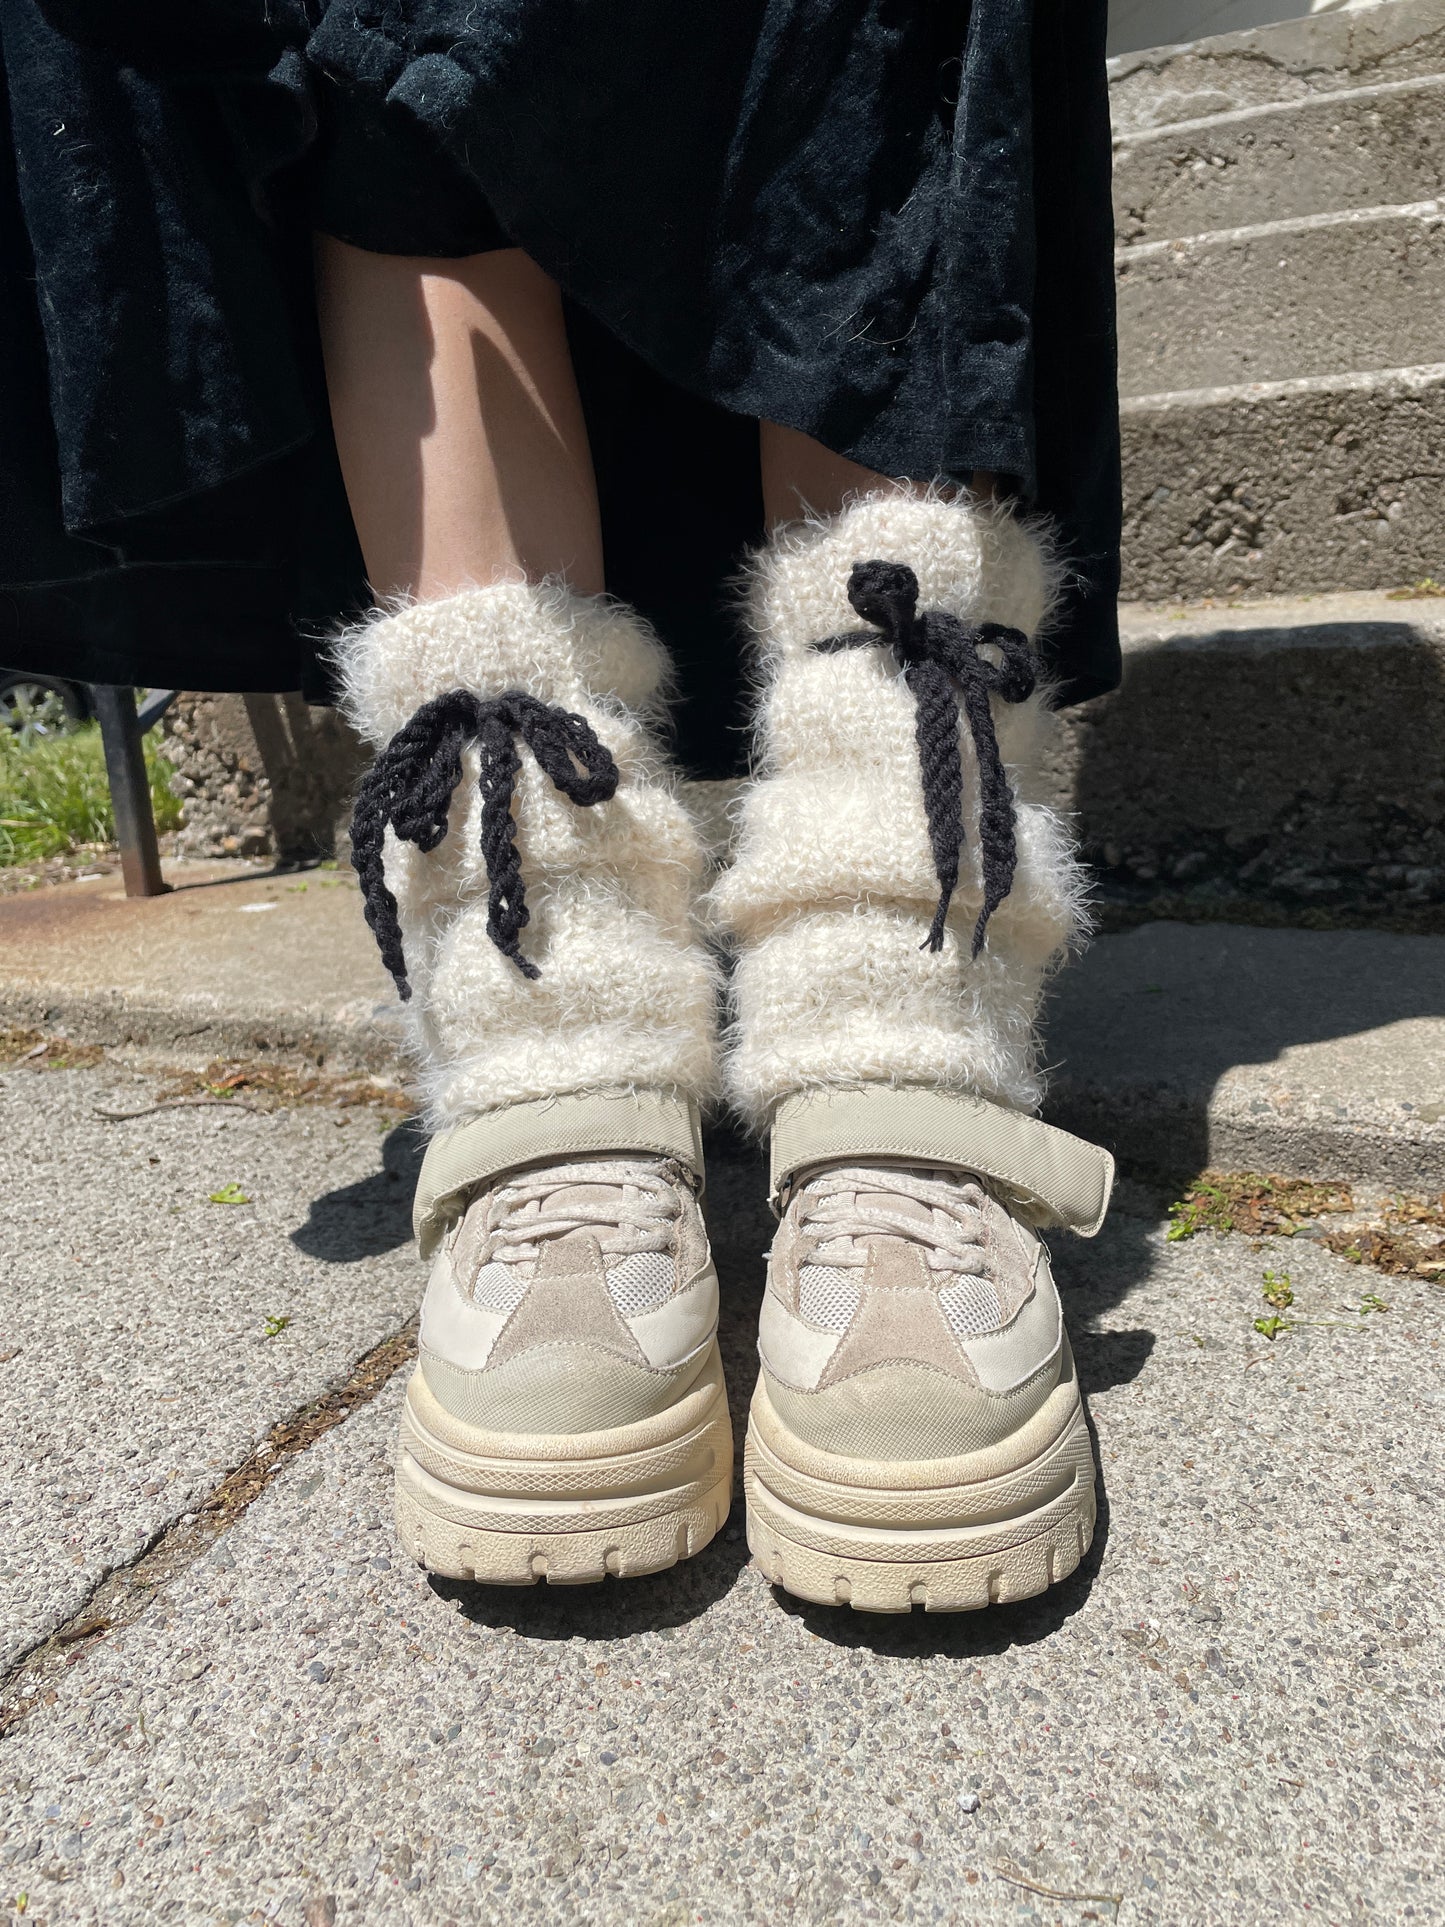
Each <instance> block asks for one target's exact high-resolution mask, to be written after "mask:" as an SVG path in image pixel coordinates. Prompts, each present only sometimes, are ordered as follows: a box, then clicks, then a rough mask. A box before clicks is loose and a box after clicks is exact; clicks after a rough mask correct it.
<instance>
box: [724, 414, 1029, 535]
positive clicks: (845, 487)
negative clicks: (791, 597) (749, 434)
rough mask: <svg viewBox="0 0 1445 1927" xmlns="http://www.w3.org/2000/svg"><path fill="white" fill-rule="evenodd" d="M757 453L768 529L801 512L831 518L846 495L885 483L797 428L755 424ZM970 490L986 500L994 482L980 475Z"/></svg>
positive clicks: (879, 477) (881, 477)
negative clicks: (761, 472)
mask: <svg viewBox="0 0 1445 1927" xmlns="http://www.w3.org/2000/svg"><path fill="white" fill-rule="evenodd" d="M759 448H760V453H761V459H762V469H763V509H764V513H765V514H766V516H767V520H768V526H769V528H775V527H776V526H777V525H778V523H780V522H796V521H797V519H798V517H799V516H800V515H801V514H802V513H803V511H804V510H805V509H812V510H813V512H814V513H815V514H817V515H836V514H837V513H838V510H839V509H840V508H842V506H843V503H844V501H845V500H846V498H847V497H848V496H850V495H857V494H864V493H866V492H867V491H868V490H869V489H874V488H878V487H880V486H884V485H886V483H887V480H888V478H887V477H886V476H884V475H879V474H877V473H875V471H874V470H873V469H871V468H861V467H860V466H859V465H858V463H857V462H850V461H849V460H848V458H847V457H846V456H845V455H835V454H834V453H833V451H832V449H830V448H824V446H823V444H822V443H821V442H815V441H814V440H813V439H812V437H811V436H808V435H804V434H801V433H800V432H799V431H798V430H797V429H796V428H780V427H779V426H778V424H777V423H776V422H763V423H761V424H760V427H759ZM972 486H973V492H974V494H975V495H979V496H983V497H991V496H992V495H993V492H994V478H993V476H992V475H989V474H985V473H984V472H983V471H982V470H979V471H977V472H976V473H975V475H974V477H973V484H972Z"/></svg>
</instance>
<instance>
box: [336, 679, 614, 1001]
mask: <svg viewBox="0 0 1445 1927" xmlns="http://www.w3.org/2000/svg"><path fill="white" fill-rule="evenodd" d="M516 739H520V740H521V741H522V742H524V743H525V744H526V745H527V747H528V749H530V750H531V752H532V754H533V756H535V757H536V759H537V763H538V766H539V767H540V768H541V769H542V771H543V772H544V773H545V774H546V775H547V776H550V777H551V779H552V781H553V783H555V784H556V786H557V788H558V789H559V790H560V791H561V792H562V794H563V795H564V796H567V797H570V798H571V800H572V801H573V802H574V803H578V804H581V805H583V806H586V805H589V804H592V803H605V802H606V801H607V800H608V798H609V797H611V796H612V795H613V794H614V793H615V792H616V789H617V765H616V763H615V762H614V761H613V759H612V753H611V751H610V750H609V749H607V747H606V746H605V745H604V744H603V743H601V742H599V741H598V738H597V736H596V733H595V732H594V730H593V729H592V726H591V724H590V723H588V722H587V720H586V718H585V717H582V716H575V715H573V714H572V713H571V712H570V711H568V710H565V709H559V708H555V707H553V706H552V705H551V704H549V703H544V702H540V701H538V699H537V697H535V696H528V695H526V694H524V693H523V692H522V691H521V690H512V691H510V692H509V693H508V694H507V695H505V696H493V697H491V698H489V699H485V700H484V699H483V698H482V697H480V696H474V695H473V694H472V692H471V691H470V690H469V689H453V690H451V691H449V692H448V693H447V694H446V695H444V696H437V697H435V698H433V700H432V701H431V702H429V703H423V704H422V706H421V708H420V709H419V710H418V711H417V712H416V714H415V715H414V716H413V717H412V718H411V720H410V722H408V723H405V724H403V726H402V727H401V728H400V729H399V730H398V731H397V732H396V734H395V736H393V737H392V739H391V741H390V742H389V743H388V744H387V746H386V748H385V749H384V750H383V751H382V752H381V754H380V755H379V756H378V757H377V759H376V761H375V762H374V763H373V764H372V766H371V768H370V769H369V770H368V771H367V772H366V775H365V776H364V777H363V778H362V779H361V787H360V788H359V789H358V791H357V793H356V807H355V809H354V811H353V813H352V818H351V861H352V864H353V865H354V867H355V870H356V874H357V877H358V879H359V880H360V883H361V894H362V900H363V903H364V905H365V912H366V921H367V922H368V923H369V924H370V925H371V928H372V931H373V933H374V935H375V937H376V941H377V943H378V945H379V946H380V949H381V959H382V962H383V963H384V964H385V965H386V967H387V969H388V970H389V971H390V972H391V974H392V976H393V978H395V980H396V987H397V989H398V991H399V992H400V993H401V998H402V1002H403V1003H405V1002H406V1001H407V999H408V998H409V997H410V996H411V985H410V984H409V983H408V982H407V975H406V957H405V954H404V952H403V950H402V941H401V925H400V923H399V922H398V920H397V914H396V898H395V897H394V896H393V895H392V893H391V891H390V890H389V889H388V888H387V885H386V878H385V876H384V875H383V873H382V846H383V842H384V838H385V833H386V826H387V824H388V823H389V824H390V825H391V827H392V828H393V829H394V830H395V832H396V834H397V835H398V836H399V837H400V838H401V839H402V841H403V842H405V843H415V845H416V846H417V848H418V849H419V850H423V851H426V850H434V849H435V848H436V847H437V845H438V844H439V843H440V842H441V841H442V839H443V837H445V835H446V833H447V815H448V812H449V810H450V808H451V800H452V792H453V791H454V790H455V789H456V786H457V784H458V783H459V782H460V781H461V780H462V752H463V750H465V749H466V747H467V745H468V744H469V743H472V742H475V743H476V744H477V746H478V748H479V750H480V751H481V770H480V774H479V782H478V787H479V788H480V790H481V793H482V855H483V857H484V858H485V860H486V865H487V882H488V884H489V885H490V889H489V892H488V896H487V935H488V936H489V937H490V938H491V940H492V942H493V943H494V944H495V945H496V946H497V948H498V950H500V951H501V952H502V955H503V956H505V957H510V958H511V960H512V962H513V963H514V964H515V965H516V966H517V968H518V970H520V971H521V973H522V975H523V976H524V977H539V976H540V975H541V974H542V973H541V972H540V971H539V970H538V968H537V966H536V965H535V964H534V963H530V962H529V961H528V960H527V958H525V957H524V956H523V955H522V952H521V949H520V947H519V945H518V942H517V939H518V936H519V935H520V933H521V931H522V929H523V928H524V927H525V925H526V923H527V921H528V911H527V899H526V894H525V892H524V890H523V888H522V866H521V859H520V858H519V856H518V855H517V840H516V826H515V824H514V823H513V821H512V793H513V790H514V787H515V785H516V781H517V775H518V772H519V771H520V770H521V767H522V759H521V756H520V755H519V754H518V751H517V743H516ZM579 763H580V764H581V765H582V769H581V771H579V770H578V768H577V765H578V764H579Z"/></svg>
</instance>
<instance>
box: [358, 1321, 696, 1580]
mask: <svg viewBox="0 0 1445 1927" xmlns="http://www.w3.org/2000/svg"><path fill="white" fill-rule="evenodd" d="M732 1475H733V1435H732V1423H731V1420H730V1418H729V1416H728V1404H727V1391H726V1388H725V1386H724V1384H723V1375H722V1363H721V1360H720V1359H719V1357H718V1351H717V1344H716V1342H715V1341H714V1343H713V1346H712V1349H711V1352H710V1354H709V1357H708V1361H707V1363H706V1364H705V1365H704V1366H703V1369H702V1371H701V1372H700V1373H699V1374H698V1376H697V1377H696V1378H695V1379H694V1380H693V1382H692V1384H691V1385H690V1386H689V1387H688V1389H687V1391H686V1392H685V1393H684V1394H683V1395H682V1397H681V1398H680V1399H678V1401H677V1402H676V1404H675V1405H671V1406H669V1407H668V1409H667V1410H666V1411H665V1412H660V1413H658V1414H656V1415H655V1416H654V1417H652V1418H647V1419H640V1420H638V1421H637V1422H636V1423H635V1424H631V1425H619V1426H614V1427H611V1428H609V1429H608V1430H606V1431H598V1432H577V1433H519V1432H486V1431H483V1430H481V1429H480V1428H479V1427H477V1426H474V1425H467V1424H465V1423H463V1422H462V1421H461V1420H460V1419H457V1418H454V1417H452V1415H451V1414H450V1413H449V1412H447V1411H445V1410H444V1409H443V1407H442V1406H441V1405H439V1404H438V1403H437V1401H436V1399H435V1398H434V1397H433V1396H432V1394H431V1392H430V1391H429V1389H428V1387H427V1384H426V1380H425V1379H424V1377H423V1376H422V1373H421V1369H420V1367H418V1369H417V1371H416V1372H415V1373H414V1375H413V1377H412V1380H411V1383H410V1385H409V1386H408V1387H407V1395H406V1406H405V1409H404V1411H403V1414H402V1421H401V1439H400V1447H399V1451H398V1455H397V1474H396V1524H397V1533H398V1536H399V1538H400V1540H401V1544H402V1546H403V1547H404V1548H405V1550H406V1551H407V1552H409V1553H410V1554H411V1555H412V1557H413V1558H414V1559H416V1561H417V1562H418V1564H419V1565H422V1566H424V1567H425V1568H426V1570H427V1571H428V1572H434V1573H437V1574H439V1575H440V1576H442V1577H444V1578H448V1579H474V1580H478V1581H481V1582H482V1583H484V1584H486V1585H492V1586H530V1585H535V1584H536V1582H537V1581H538V1580H539V1579H545V1580H546V1581H547V1582H548V1583H549V1584H550V1585H554V1586H578V1585H588V1584H593V1583H595V1582H597V1581H598V1580H601V1579H604V1578H605V1577H606V1576H607V1575H608V1574H609V1573H613V1574H616V1575H617V1576H618V1577H619V1578H624V1579H626V1578H633V1577H636V1576H638V1575H639V1574H642V1573H648V1572H661V1571H662V1570H663V1569H664V1568H665V1567H668V1566H672V1565H676V1563H677V1562H678V1560H679V1559H686V1558H688V1557H690V1555H691V1554H693V1553H695V1552H700V1551H701V1550H702V1548H703V1547H704V1546H705V1545H706V1544H707V1543H708V1541H709V1540H710V1539H711V1538H712V1537H713V1535H714V1533H716V1532H717V1531H718V1530H719V1528H720V1527H721V1526H722V1524H723V1522H724V1520H725V1519H726V1518H727V1516H728V1507H729V1504H730V1503H731V1498H732Z"/></svg>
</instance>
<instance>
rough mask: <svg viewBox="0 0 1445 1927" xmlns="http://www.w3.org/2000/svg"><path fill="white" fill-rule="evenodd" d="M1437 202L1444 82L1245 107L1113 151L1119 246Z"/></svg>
mask: <svg viewBox="0 0 1445 1927" xmlns="http://www.w3.org/2000/svg"><path fill="white" fill-rule="evenodd" d="M1439 194H1445V74H1433V75H1431V76H1429V77H1428V78H1426V79H1423V80H1419V79H1415V80H1395V81H1387V82H1385V83H1384V84H1383V85H1381V86H1378V87H1355V88H1349V89H1346V90H1345V91H1343V92H1341V93H1337V94H1323V95H1318V96H1315V97H1313V98H1309V99H1305V100H1296V101H1286V102H1285V103H1283V104H1282V105H1273V104H1271V105H1269V106H1264V107H1243V108H1239V109H1237V110H1236V111H1234V112H1232V113H1228V114H1215V115H1211V116H1209V117H1208V118H1206V119H1203V120H1193V121H1183V122H1179V123H1176V124H1174V125H1171V126H1166V127H1163V128H1151V129H1148V130H1147V131H1144V132H1140V133H1137V134H1132V135H1126V136H1125V137H1124V138H1122V139H1120V140H1117V141H1116V142H1115V145H1114V212H1115V222H1116V227H1117V232H1118V236H1119V239H1120V241H1121V242H1124V243H1126V244H1130V245H1134V244H1138V243H1143V242H1149V241H1166V240H1170V239H1174V238H1177V237H1178V236H1181V235H1190V234H1204V233H1207V232H1209V231H1211V230H1217V229H1220V228H1239V227H1248V226H1255V225H1258V224H1259V223H1261V222H1265V221H1280V220H1296V219H1299V218H1301V217H1302V216H1305V215H1310V214H1329V213H1332V212H1335V211H1337V210H1339V209H1341V208H1358V207H1384V206H1389V205H1395V204H1400V203H1405V202H1412V201H1427V200H1432V199H1434V197H1435V196H1436V195H1439Z"/></svg>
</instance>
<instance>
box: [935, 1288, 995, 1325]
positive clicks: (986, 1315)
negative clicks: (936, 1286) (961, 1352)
mask: <svg viewBox="0 0 1445 1927" xmlns="http://www.w3.org/2000/svg"><path fill="white" fill-rule="evenodd" d="M938 1303H939V1308H940V1309H941V1310H942V1312H943V1315H944V1317H945V1318H946V1319H947V1320H948V1322H949V1325H950V1326H951V1327H952V1329H953V1332H954V1335H955V1336H956V1337H958V1338H982V1337H983V1336H984V1335H985V1334H986V1333H988V1332H996V1331H998V1330H999V1329H1000V1328H1001V1327H1002V1325H1003V1323H1004V1319H1003V1312H1002V1309H1001V1307H1000V1305H999V1301H998V1293H997V1291H995V1289H994V1287H993V1286H992V1285H991V1284H990V1283H989V1281H988V1279H987V1278H968V1277H962V1278H956V1279H955V1280H954V1281H953V1283H952V1284H948V1285H945V1286H944V1287H943V1289H942V1290H941V1291H940V1292H939V1294H938Z"/></svg>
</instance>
